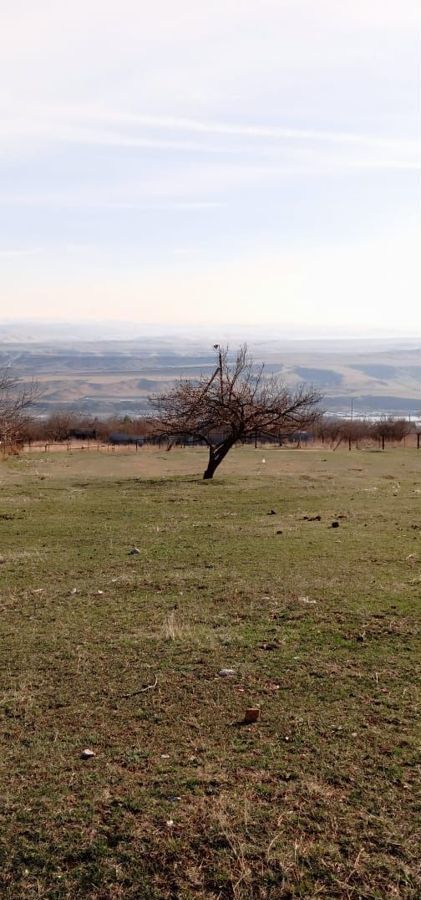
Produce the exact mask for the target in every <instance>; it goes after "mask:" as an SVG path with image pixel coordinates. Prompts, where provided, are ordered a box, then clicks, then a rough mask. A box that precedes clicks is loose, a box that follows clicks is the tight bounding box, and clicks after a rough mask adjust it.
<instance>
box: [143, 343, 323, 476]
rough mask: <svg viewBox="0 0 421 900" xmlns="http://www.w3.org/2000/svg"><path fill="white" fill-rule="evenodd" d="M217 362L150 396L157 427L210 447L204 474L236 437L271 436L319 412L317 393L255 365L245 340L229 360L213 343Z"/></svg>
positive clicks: (307, 422) (297, 427) (313, 418)
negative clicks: (196, 375)
mask: <svg viewBox="0 0 421 900" xmlns="http://www.w3.org/2000/svg"><path fill="white" fill-rule="evenodd" d="M214 349H215V350H217V351H218V365H217V368H216V369H215V371H214V372H213V374H212V376H211V377H210V378H208V377H207V376H205V375H202V376H200V377H199V379H198V380H196V381H192V380H186V381H184V380H183V381H180V382H179V383H178V384H176V386H175V387H174V388H173V389H172V390H170V391H169V392H168V393H166V394H161V395H160V396H158V397H155V398H154V399H153V400H152V401H151V402H152V405H153V406H154V408H155V410H156V412H157V420H158V427H159V431H160V433H161V434H162V435H165V436H167V437H174V438H177V437H180V438H182V437H184V438H186V437H187V438H190V439H194V440H198V441H200V442H203V443H204V444H206V445H207V447H208V448H209V461H208V465H207V468H206V470H205V472H204V475H203V477H204V478H206V479H207V478H212V477H213V475H214V473H215V471H216V469H217V468H218V466H219V465H220V463H221V462H222V460H223V459H224V458H225V456H226V455H227V453H228V452H229V451H230V450H231V448H232V447H233V446H234V444H235V443H237V441H241V440H243V439H245V438H247V437H250V436H255V435H256V434H259V436H265V435H267V436H268V437H269V436H271V437H273V436H274V435H275V434H276V435H281V434H292V433H294V432H296V431H298V430H303V429H305V428H309V427H311V426H312V425H313V424H314V422H315V421H316V420H317V418H318V416H319V414H320V413H319V409H318V403H319V401H320V399H321V397H320V394H319V393H318V392H317V391H315V390H313V389H312V388H306V387H304V386H302V387H299V388H298V389H296V390H295V391H291V390H289V389H288V388H287V387H286V386H285V385H284V384H282V383H281V382H279V380H278V379H277V378H276V377H275V376H268V377H266V375H265V373H264V367H263V366H261V367H259V368H258V367H256V366H255V365H254V362H253V359H252V357H251V356H250V354H249V353H248V350H247V346H246V345H244V346H242V347H240V349H239V350H238V352H237V354H236V357H235V359H234V360H233V361H232V362H230V359H229V354H228V348H225V349H222V348H220V347H219V345H218V344H216V345H215V347H214Z"/></svg>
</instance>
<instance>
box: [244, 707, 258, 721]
mask: <svg viewBox="0 0 421 900" xmlns="http://www.w3.org/2000/svg"><path fill="white" fill-rule="evenodd" d="M259 718H260V709H259V707H258V706H249V707H248V708H247V709H246V711H245V713H244V722H245V724H246V725H251V724H252V723H253V722H258V720H259Z"/></svg>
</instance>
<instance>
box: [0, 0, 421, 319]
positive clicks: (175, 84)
mask: <svg viewBox="0 0 421 900" xmlns="http://www.w3.org/2000/svg"><path fill="white" fill-rule="evenodd" d="M420 20H421V15H420V7H419V2H418V0H317V2H315V0H212V2H210V0H153V2H151V0H147V2H146V0H118V2H117V0H72V2H68V0H0V111H1V118H0V197H1V213H0V272H1V310H0V316H1V317H8V318H18V317H22V318H28V317H35V316H36V317H38V316H39V317H45V318H55V319H57V318H60V319H72V318H73V319H81V318H84V317H88V318H108V319H126V320H139V321H145V322H156V323H161V322H162V323H193V324H196V323H205V322H210V323H212V322H218V321H219V322H225V323H226V322H231V323H254V322H260V323H274V324H275V325H278V326H285V328H286V329H287V328H288V327H290V326H293V325H296V326H303V327H304V328H305V329H306V330H307V331H308V330H309V329H310V330H311V329H312V328H314V329H317V331H318V332H320V331H322V332H323V331H325V332H326V331H335V330H336V331H338V330H340V329H342V330H345V331H346V332H347V333H351V331H352V332H356V331H361V330H364V329H366V330H368V331H370V332H371V333H373V332H375V331H376V329H379V330H382V331H384V330H386V331H387V330H389V331H390V330H393V329H396V330H398V331H399V332H413V331H415V332H419V333H420V332H421V311H420V310H421V304H420V300H419V298H420V287H421V278H420V269H421V264H420V262H419V261H418V257H420V258H421V253H419V252H417V251H418V247H417V244H418V243H420V246H421V242H420V241H419V238H420V218H421V217H420V207H421V204H420V199H421V198H420V193H421V192H420V167H421V155H420V134H419V125H420V120H419V68H420V23H421V22H420Z"/></svg>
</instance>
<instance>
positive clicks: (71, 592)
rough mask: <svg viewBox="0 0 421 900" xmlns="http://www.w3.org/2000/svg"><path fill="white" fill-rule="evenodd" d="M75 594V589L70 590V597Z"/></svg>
mask: <svg viewBox="0 0 421 900" xmlns="http://www.w3.org/2000/svg"><path fill="white" fill-rule="evenodd" d="M77 592H78V590H77V588H72V590H71V591H70V596H71V597H73V596H74V595H75V594H77Z"/></svg>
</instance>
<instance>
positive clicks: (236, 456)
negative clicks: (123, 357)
mask: <svg viewBox="0 0 421 900" xmlns="http://www.w3.org/2000/svg"><path fill="white" fill-rule="evenodd" d="M205 456H206V454H205V452H204V451H203V450H201V449H197V450H175V451H171V452H170V453H168V452H165V451H158V450H151V449H146V450H140V451H139V452H138V453H134V452H133V450H127V451H126V450H124V451H121V450H119V451H118V452H116V453H112V452H107V451H101V452H97V451H95V450H91V451H75V452H71V453H64V452H63V453H51V454H49V453H31V454H25V455H23V456H22V457H19V458H16V459H11V460H5V461H2V462H1V463H0V486H1V499H0V607H1V618H0V640H1V657H0V666H1V671H0V742H1V752H0V780H1V789H0V860H1V866H0V892H1V895H2V896H3V897H5V898H7V900H32V898H49V900H79V898H88V900H120V898H124V900H126V898H127V900H135V898H136V900H195V898H207V900H255V898H257V900H264V898H270V900H278V898H279V900H292V898H294V900H295V898H306V900H313V898H319V897H320V898H325V900H333V898H344V900H360V898H361V900H393V898H406V900H409V898H412V900H416V898H418V897H419V896H420V894H421V882H420V880H419V870H418V860H419V835H420V831H419V821H420V816H419V805H418V806H417V800H419V794H418V787H419V781H418V779H417V762H418V757H417V754H418V753H419V730H418V729H417V727H416V722H417V718H416V717H417V712H416V710H417V684H419V680H417V667H418V666H419V659H420V656H419V652H417V651H419V644H418V646H417V625H418V623H419V612H418V611H419V601H420V593H421V451H420V452H419V453H418V454H417V451H416V450H414V449H408V448H407V449H406V450H387V451H386V452H385V453H381V452H376V451H354V450H353V451H352V452H351V453H349V452H347V451H346V450H342V449H340V450H338V451H337V452H336V453H332V452H330V451H324V450H299V451H297V450H284V449H279V450H277V449H266V448H265V449H261V448H260V449H258V450H254V449H252V448H244V449H238V450H234V451H233V452H232V453H231V454H230V455H229V456H228V457H227V460H226V461H225V463H224V464H223V465H222V466H221V468H220V469H219V470H218V472H217V474H216V476H215V479H214V481H212V482H203V481H202V480H201V477H200V476H201V473H202V471H203V468H204V463H205ZM333 522H335V523H338V524H337V526H336V527H332V523H333ZM134 545H135V546H136V547H137V548H138V549H139V551H140V552H139V554H137V555H129V551H130V549H131V548H132V547H133V546H134ZM225 668H228V669H233V670H234V673H233V674H232V675H231V676H223V675H220V674H219V673H220V671H221V669H225ZM418 674H419V669H418ZM248 707H257V708H259V710H260V717H259V719H258V721H257V722H255V723H254V724H248V725H247V724H243V718H244V713H245V710H246V709H247V708H248ZM85 748H89V749H90V750H92V751H93V753H94V755H93V756H92V757H91V758H89V759H83V758H82V756H81V754H82V751H83V750H84V749H85Z"/></svg>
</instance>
